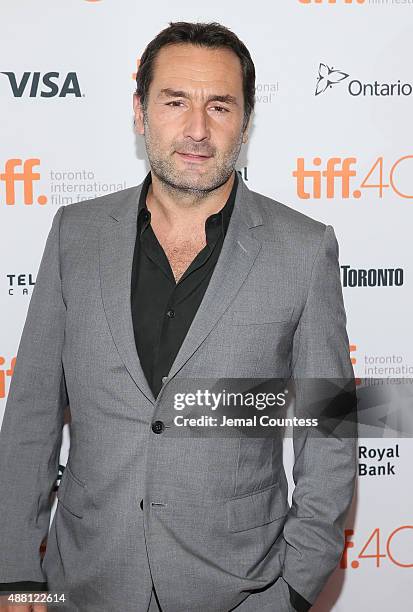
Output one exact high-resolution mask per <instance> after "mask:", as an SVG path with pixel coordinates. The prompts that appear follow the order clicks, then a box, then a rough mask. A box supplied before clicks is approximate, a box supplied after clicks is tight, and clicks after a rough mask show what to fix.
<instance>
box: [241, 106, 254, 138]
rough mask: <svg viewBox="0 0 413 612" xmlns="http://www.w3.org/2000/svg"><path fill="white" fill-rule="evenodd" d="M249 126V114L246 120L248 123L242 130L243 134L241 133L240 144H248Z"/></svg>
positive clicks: (250, 117)
mask: <svg viewBox="0 0 413 612" xmlns="http://www.w3.org/2000/svg"><path fill="white" fill-rule="evenodd" d="M251 124H252V113H251V114H250V116H249V118H248V123H247V125H246V127H245V129H244V132H243V136H242V142H243V143H246V142H248V137H249V129H250V127H251Z"/></svg>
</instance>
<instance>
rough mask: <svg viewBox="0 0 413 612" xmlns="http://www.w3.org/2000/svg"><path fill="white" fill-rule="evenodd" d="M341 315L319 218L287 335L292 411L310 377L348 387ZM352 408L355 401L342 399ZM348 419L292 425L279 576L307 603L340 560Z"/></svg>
mask: <svg viewBox="0 0 413 612" xmlns="http://www.w3.org/2000/svg"><path fill="white" fill-rule="evenodd" d="M346 322H347V319H346V314H345V310H344V304H343V295H342V289H341V282H340V269H339V263H338V244H337V240H336V237H335V234H334V230H333V228H332V227H331V226H326V227H325V231H324V235H323V237H322V240H321V243H320V244H319V247H318V251H317V254H316V257H315V259H314V263H313V266H312V272H311V278H310V280H309V285H308V293H307V299H306V303H305V307H304V309H303V312H302V315H301V318H300V321H299V324H298V326H297V329H296V332H295V336H294V343H293V360H292V375H293V378H294V380H295V381H296V401H295V404H296V406H295V410H296V413H297V412H298V413H301V412H304V413H305V408H306V392H305V390H306V382H307V381H308V380H310V379H311V380H314V379H318V378H323V380H330V379H336V382H337V381H342V383H343V388H344V387H346V388H348V384H349V382H350V387H351V388H354V386H353V385H354V373H353V367H352V364H351V360H350V353H349V340H348V336H347V331H346ZM317 384H318V383H317ZM353 397H354V396H353ZM307 400H308V397H307ZM351 410H354V404H353V405H351V406H349V411H351ZM311 416H313V415H311ZM349 427H350V428H349ZM349 427H347V430H346V431H347V435H345V436H341V437H335V436H332V435H326V436H325V437H319V436H317V435H314V433H313V434H311V435H309V433H308V431H306V430H304V429H299V428H294V429H293V445H294V468H293V478H294V482H295V489H294V491H293V497H292V506H291V508H290V511H289V513H288V516H287V520H286V523H285V526H284V539H285V541H286V544H287V547H286V554H285V560H284V567H283V577H284V579H285V580H286V581H287V583H288V584H289V585H290V586H291V587H292V589H293V590H295V591H296V592H297V593H299V594H300V595H301V596H302V597H303V598H305V599H306V600H307V601H308V602H311V603H314V601H315V599H316V597H317V595H318V594H319V593H320V591H321V590H322V588H323V586H324V585H325V583H326V581H327V579H328V577H329V576H330V574H331V573H332V572H333V570H334V569H335V568H336V566H337V564H338V563H339V560H340V556H341V553H342V549H343V544H344V535H343V529H344V521H345V518H346V515H347V512H348V510H349V507H350V504H351V501H352V497H353V492H354V485H355V478H356V445H357V436H356V425H355V424H354V428H352V425H351V424H350V426H349Z"/></svg>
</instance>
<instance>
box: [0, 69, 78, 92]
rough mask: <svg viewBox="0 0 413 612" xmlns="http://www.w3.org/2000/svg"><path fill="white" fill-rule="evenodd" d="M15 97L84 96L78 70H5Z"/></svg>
mask: <svg viewBox="0 0 413 612" xmlns="http://www.w3.org/2000/svg"><path fill="white" fill-rule="evenodd" d="M0 74H4V75H5V76H6V77H7V79H8V81H9V85H10V89H11V93H12V95H13V96H14V97H15V98H22V97H23V96H25V97H27V98H55V97H58V98H66V97H68V96H74V97H75V98H81V97H83V94H82V91H81V89H80V85H79V79H78V77H77V74H76V72H67V73H66V74H61V73H60V72H44V73H42V72H23V73H22V74H19V75H17V74H16V73H15V72H7V71H3V72H0Z"/></svg>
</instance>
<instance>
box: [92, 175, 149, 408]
mask: <svg viewBox="0 0 413 612" xmlns="http://www.w3.org/2000/svg"><path fill="white" fill-rule="evenodd" d="M141 187H142V183H141V184H140V185H138V186H137V187H134V188H132V189H128V190H127V192H128V193H127V194H125V195H124V196H123V198H122V200H121V201H118V203H117V205H116V208H114V209H113V211H112V212H111V213H110V218H108V224H107V225H106V226H105V227H104V228H103V230H102V233H101V236H100V242H99V267H100V280H101V288H102V299H103V305H104V309H105V313H106V318H107V321H108V324H109V328H110V331H111V333H112V337H113V340H114V342H115V344H116V348H117V349H118V352H119V355H120V357H121V359H122V361H123V362H124V364H125V366H126V368H127V370H128V372H129V374H130V375H131V377H132V378H133V380H134V381H135V383H136V385H137V386H138V387H139V389H140V390H141V391H142V393H143V394H144V395H145V396H146V397H147V399H148V400H149V401H150V402H152V403H153V404H154V403H155V398H154V395H153V393H152V391H151V388H150V387H149V384H148V381H147V380H146V376H145V374H144V372H143V369H142V366H141V362H140V359H139V356H138V353H137V350H136V344H135V336H134V331H133V320H132V308H131V300H130V291H131V276H132V262H133V252H134V248H135V239H136V221H137V214H138V202H139V194H140V191H141Z"/></svg>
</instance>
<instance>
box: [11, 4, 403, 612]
mask: <svg viewBox="0 0 413 612" xmlns="http://www.w3.org/2000/svg"><path fill="white" fill-rule="evenodd" d="M1 16H2V35H1V37H0V104H1V114H0V116H1V119H2V128H1V134H0V223H1V226H0V227H1V230H0V231H1V259H0V292H1V320H2V324H1V339H0V340H1V342H0V422H1V419H2V416H3V412H4V407H5V404H6V399H7V393H8V389H9V386H10V380H11V378H12V376H13V367H14V363H15V356H16V353H17V348H18V344H19V340H20V336H21V331H22V328H23V325H24V321H25V317H26V313H27V308H28V304H29V301H30V297H31V294H32V291H33V287H34V285H35V283H36V273H37V270H38V266H39V263H40V259H41V255H42V252H43V248H44V245H45V240H46V237H47V234H48V231H49V229H50V226H51V221H52V217H53V215H54V214H55V212H56V210H57V209H58V207H60V206H62V205H67V204H70V203H72V202H78V201H81V200H87V199H90V198H93V197H96V196H100V195H104V194H107V193H110V192H113V191H117V190H119V189H124V188H126V187H129V186H132V185H136V184H138V183H140V182H141V181H142V180H143V178H144V176H145V175H146V173H147V172H148V170H149V166H148V163H147V159H146V155H145V147H144V142H143V140H142V139H141V138H140V137H137V136H136V135H135V133H134V130H133V115H132V94H133V91H134V87H135V82H134V79H135V76H136V75H135V73H136V69H137V66H138V65H139V57H140V55H141V54H142V52H143V50H144V48H145V46H146V44H147V43H148V42H149V40H151V39H152V38H153V36H155V35H156V33H157V32H159V31H160V30H161V29H163V28H164V27H165V26H167V25H168V23H169V22H170V21H178V20H186V21H219V22H221V23H222V24H224V25H226V26H228V27H230V28H231V29H233V30H234V31H235V32H236V33H237V34H238V36H239V37H240V38H241V39H242V40H243V41H244V42H245V44H246V45H247V47H248V48H249V50H250V52H251V55H252V57H253V60H254V62H255V66H256V72H257V82H256V110H255V115H254V121H253V126H252V129H251V132H250V140H249V142H248V144H247V145H246V146H245V145H244V147H245V148H243V150H242V152H241V156H240V158H239V160H238V164H237V169H238V170H239V171H240V173H241V175H242V178H243V180H244V181H245V183H246V184H247V185H248V187H249V188H250V189H253V190H255V191H258V192H260V193H264V194H266V195H268V196H270V197H272V198H274V199H276V200H279V201H281V202H283V203H285V204H287V205H289V206H291V207H293V208H295V209H297V210H300V211H302V212H304V213H305V214H307V215H310V216H312V217H314V218H315V219H319V220H320V221H322V222H324V223H328V224H331V225H333V227H334V229H335V232H336V235H337V239H338V242H339V245H340V266H341V278H342V285H343V295H344V300H345V306H346V311H347V317H348V334H349V339H350V346H349V351H351V355H352V361H353V364H354V370H355V373H356V376H357V377H359V378H360V379H363V378H365V377H367V378H371V379H383V378H384V379H388V380H394V381H397V380H398V381H399V384H404V385H409V384H411V383H412V380H413V342H412V323H411V311H412V305H413V287H412V284H411V273H412V267H413V261H412V259H413V257H412V243H413V239H412V227H413V180H412V177H413V146H412V143H413V121H412V110H413V69H412V63H411V57H412V50H413V49H412V45H413V43H412V41H413V2H412V1H410V0H388V1H387V2H386V1H378V0H376V1H373V0H371V1H368V0H358V1H351V0H341V1H340V0H336V1H327V0H324V1H323V0H282V1H279V2H259V3H247V2H242V0H241V1H238V2H235V1H233V0H227V2H221V1H218V0H210V1H209V2H208V3H203V4H202V3H201V4H200V3H194V2H191V1H189V0H188V1H187V0H179V1H177V2H174V3H171V2H168V1H167V0H157V1H156V2H152V3H149V4H148V3H143V4H142V3H141V2H137V1H136V0H123V2H115V1H114V0H67V1H65V2H55V1H52V0H37V1H35V2H34V1H33V0H21V1H20V2H14V1H13V0H2V3H1ZM291 282H294V279H293V278H292V279H291ZM38 368H39V376H41V364H38ZM69 443H70V440H69V432H68V427H67V425H66V426H65V432H64V440H63V446H62V451H61V464H62V466H64V465H65V462H66V459H67V452H68V447H69ZM285 460H286V465H287V466H290V467H291V464H292V454H291V445H290V443H289V441H288V440H287V441H286V448H285ZM412 462H413V444H412V439H411V437H409V436H406V435H399V434H398V433H397V431H392V429H391V428H388V429H386V431H384V430H383V431H382V432H381V433H380V434H378V436H377V437H372V436H369V437H368V438H360V440H359V478H358V483H357V490H356V495H355V498H354V503H353V506H352V509H351V512H350V514H349V516H348V519H347V523H346V527H345V547H344V551H343V557H342V560H341V563H340V565H339V567H338V568H337V570H336V571H335V572H334V574H333V575H332V576H331V579H330V580H329V582H328V584H327V585H326V588H325V589H324V591H323V593H322V594H321V595H320V597H319V599H318V601H317V603H316V605H315V606H314V610H316V612H321V611H329V610H334V611H336V612H348V611H349V610H352V611H354V612H355V611H360V612H361V611H363V612H364V611H365V610H375V611H376V612H385V611H386V612H387V610H389V609H394V610H408V609H410V606H411V588H410V585H411V580H412V578H413V493H412V487H411V466H412ZM328 477H330V475H329V474H326V478H328ZM331 477H334V475H331ZM290 484H291V487H293V484H292V482H291V477H290ZM290 493H291V491H290ZM257 612H259V611H257Z"/></svg>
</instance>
